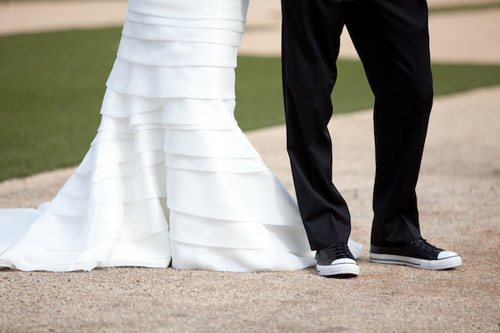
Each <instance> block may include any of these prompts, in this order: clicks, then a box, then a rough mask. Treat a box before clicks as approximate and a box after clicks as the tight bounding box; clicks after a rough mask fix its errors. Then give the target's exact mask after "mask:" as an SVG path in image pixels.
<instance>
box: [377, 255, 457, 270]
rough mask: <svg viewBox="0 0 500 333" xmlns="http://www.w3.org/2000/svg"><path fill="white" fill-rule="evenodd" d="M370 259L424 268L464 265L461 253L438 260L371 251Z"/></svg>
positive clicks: (383, 262) (445, 267)
mask: <svg viewBox="0 0 500 333" xmlns="http://www.w3.org/2000/svg"><path fill="white" fill-rule="evenodd" d="M370 261H372V262H376V263H380V264H390V265H404V266H411V267H417V268H423V269H449V268H453V267H458V266H461V265H462V258H460V256H459V255H456V256H452V257H448V258H444V259H438V260H425V259H418V258H412V257H405V256H397V255H393V254H380V253H370Z"/></svg>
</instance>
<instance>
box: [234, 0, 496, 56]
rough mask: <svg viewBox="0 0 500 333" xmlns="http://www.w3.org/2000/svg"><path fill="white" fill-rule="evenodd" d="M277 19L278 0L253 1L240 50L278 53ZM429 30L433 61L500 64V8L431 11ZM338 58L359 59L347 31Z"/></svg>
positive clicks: (255, 52) (274, 54)
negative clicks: (432, 12) (433, 12)
mask: <svg viewBox="0 0 500 333" xmlns="http://www.w3.org/2000/svg"><path fill="white" fill-rule="evenodd" d="M266 1H267V2H266ZM467 1H468V0H467ZM467 1H460V0H459V1H458V2H456V4H466V3H474V2H470V1H469V2H467ZM261 2H266V3H265V4H264V3H261ZM492 2H494V1H492ZM430 3H432V6H436V7H439V6H441V7H443V6H445V5H451V4H452V3H453V2H452V1H451V0H450V1H448V0H442V1H436V2H434V1H430ZM481 3H483V2H481ZM280 19H281V14H280V5H279V2H277V1H268V0H256V1H254V2H252V4H251V6H250V9H249V13H248V29H247V32H246V33H245V34H244V36H243V42H242V45H241V49H240V50H241V53H242V54H249V55H262V56H279V55H280V52H281V50H280V48H281V42H280V40H281V26H280ZM429 29H430V35H431V42H430V46H431V55H432V60H433V61H435V62H455V63H461V62H468V63H500V42H496V41H500V9H488V10H473V11H459V12H449V13H436V14H431V15H430V17H429ZM340 57H341V58H346V59H358V55H357V53H356V50H355V49H354V46H353V44H352V42H351V39H350V37H349V34H348V33H347V30H344V33H343V34H342V40H341V50H340Z"/></svg>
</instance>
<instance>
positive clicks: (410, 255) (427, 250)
mask: <svg viewBox="0 0 500 333" xmlns="http://www.w3.org/2000/svg"><path fill="white" fill-rule="evenodd" d="M370 261H373V262H378V263H383V264H396V265H406V266H413V267H418V268H424V269H448V268H453V267H457V266H460V265H462V258H460V256H459V255H458V254H456V253H455V252H451V251H444V250H442V249H439V248H437V247H435V246H434V245H431V244H429V243H427V241H426V240H425V239H423V238H419V239H415V240H413V241H411V242H409V243H404V244H401V245H399V246H397V247H382V246H375V245H372V246H371V249H370Z"/></svg>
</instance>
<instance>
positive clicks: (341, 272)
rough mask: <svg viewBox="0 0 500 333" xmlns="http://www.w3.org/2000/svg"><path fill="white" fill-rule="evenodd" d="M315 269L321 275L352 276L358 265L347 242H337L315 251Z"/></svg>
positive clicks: (357, 272)
mask: <svg viewBox="0 0 500 333" xmlns="http://www.w3.org/2000/svg"><path fill="white" fill-rule="evenodd" d="M316 269H317V270H318V274H319V275H321V276H332V277H353V276H358V275H359V266H358V264H357V263H356V260H354V256H353V255H352V253H351V251H350V250H349V247H348V246H347V243H337V244H333V245H332V246H329V247H327V248H326V249H322V250H319V251H317V252H316Z"/></svg>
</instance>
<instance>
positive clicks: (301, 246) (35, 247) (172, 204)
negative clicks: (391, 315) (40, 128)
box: [0, 0, 360, 272]
mask: <svg viewBox="0 0 500 333" xmlns="http://www.w3.org/2000/svg"><path fill="white" fill-rule="evenodd" d="M246 9H247V1H245V0H204V1H199V0H182V1H179V0H129V11H128V13H127V18H126V21H125V25H124V27H123V36H122V39H121V42H120V47H119V50H118V54H117V59H116V62H115V64H114V66H113V69H112V72H111V74H110V77H109V79H108V81H107V90H106V93H105V96H104V101H103V104H102V109H101V114H102V120H101V124H100V126H99V129H98V132H97V135H96V137H95V139H94V140H93V142H92V144H91V147H90V150H89V151H88V153H87V154H86V156H85V158H84V159H83V161H82V163H81V164H80V165H79V167H78V168H77V169H76V171H75V172H74V174H73V175H72V176H71V177H70V178H69V180H68V181H67V182H66V183H65V185H64V186H63V187H62V189H61V190H60V191H59V193H58V194H57V196H56V197H55V198H54V199H53V200H52V201H51V202H50V203H48V204H44V205H42V206H40V207H39V208H38V209H1V210H0V267H9V268H13V269H20V270H47V271H73V270H91V269H93V268H95V267H107V266H145V267H167V266H168V265H169V264H170V263H171V264H172V266H173V267H175V268H179V269H208V270H223V271H241V272H247V271H258V270H292V269H302V268H305V267H308V266H311V265H314V258H313V253H312V252H311V251H310V249H309V244H308V242H307V238H306V234H305V231H304V228H303V225H302V222H301V219H300V215H299V211H298V209H297V204H296V202H295V200H294V199H293V198H292V197H291V196H290V194H289V193H288V192H287V191H286V189H285V188H284V187H283V186H282V184H281V183H280V181H279V180H278V179H277V178H276V177H275V176H274V175H273V173H271V172H270V171H269V169H268V168H267V167H266V166H265V165H264V163H263V161H262V160H261V158H260V156H259V154H258V153H257V152H256V151H255V149H254V148H253V147H252V145H251V144H250V143H249V141H248V140H247V138H246V137H245V135H244V134H243V132H242V131H241V130H240V128H239V127H238V125H237V123H236V121H235V119H234V115H233V111H234V108H235V93H234V81H235V76H234V68H235V67H236V60H237V58H236V55H237V51H238V46H239V43H240V39H241V34H242V33H243V31H244V27H245V17H246ZM75 79H77V78H75ZM353 251H354V252H355V253H356V254H359V252H360V247H359V246H355V247H354V248H353Z"/></svg>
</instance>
